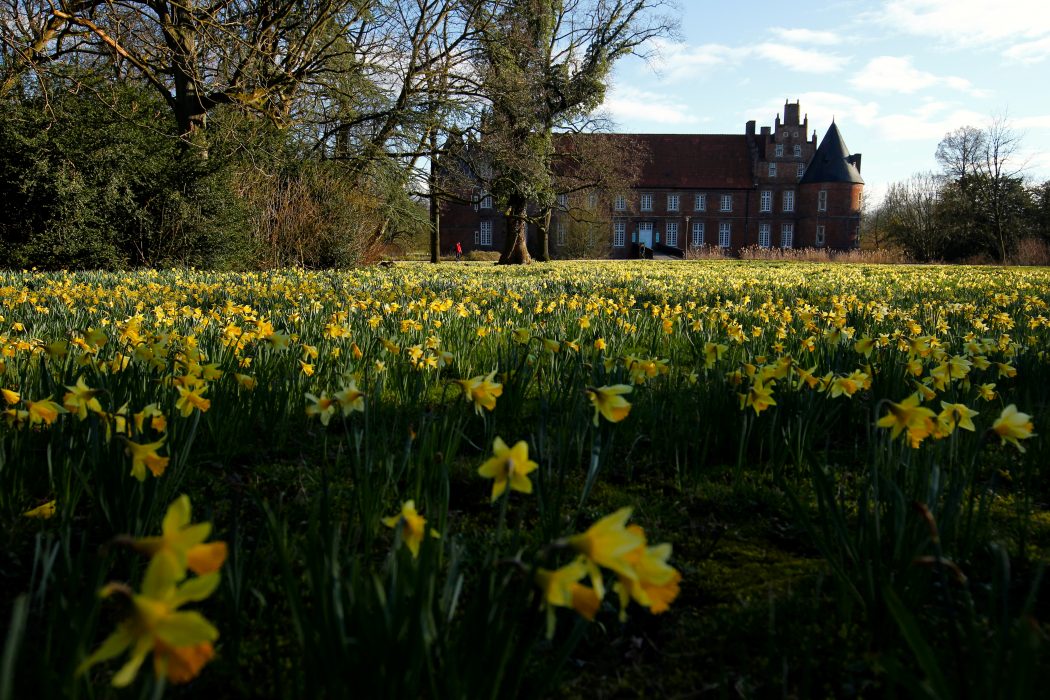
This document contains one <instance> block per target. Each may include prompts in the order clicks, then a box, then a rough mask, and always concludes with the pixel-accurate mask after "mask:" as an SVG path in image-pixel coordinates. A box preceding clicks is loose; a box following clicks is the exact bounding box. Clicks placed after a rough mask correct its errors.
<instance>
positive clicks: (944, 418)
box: [937, 401, 978, 433]
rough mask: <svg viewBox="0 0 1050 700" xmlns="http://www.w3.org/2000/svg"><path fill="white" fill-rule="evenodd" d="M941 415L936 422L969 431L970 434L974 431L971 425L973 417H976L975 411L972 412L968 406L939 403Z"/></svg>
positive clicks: (945, 402)
mask: <svg viewBox="0 0 1050 700" xmlns="http://www.w3.org/2000/svg"><path fill="white" fill-rule="evenodd" d="M941 409H942V410H941V413H940V415H939V416H937V419H938V421H940V422H941V423H944V424H946V425H949V426H951V427H952V428H956V427H959V428H962V429H963V430H969V431H970V432H971V433H972V432H974V430H976V428H975V427H974V424H973V417H974V416H976V415H977V413H978V412H977V411H975V410H973V409H972V408H970V407H969V406H967V405H966V404H963V403H948V402H947V401H941Z"/></svg>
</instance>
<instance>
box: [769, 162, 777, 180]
mask: <svg viewBox="0 0 1050 700" xmlns="http://www.w3.org/2000/svg"><path fill="white" fill-rule="evenodd" d="M769 176H770V177H776V176H777V164H776V163H770V164H769Z"/></svg>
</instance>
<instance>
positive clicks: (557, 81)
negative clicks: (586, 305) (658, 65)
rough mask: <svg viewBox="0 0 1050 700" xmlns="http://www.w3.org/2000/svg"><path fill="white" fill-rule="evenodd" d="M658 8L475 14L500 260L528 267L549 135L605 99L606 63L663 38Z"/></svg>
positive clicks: (547, 3)
mask: <svg viewBox="0 0 1050 700" xmlns="http://www.w3.org/2000/svg"><path fill="white" fill-rule="evenodd" d="M663 7H667V3H666V2H665V1H664V0H490V1H489V2H487V3H486V4H485V8H484V10H483V11H482V12H481V13H479V22H480V23H479V50H478V65H477V73H478V75H479V91H480V92H481V93H482V94H483V95H484V97H485V99H486V111H485V113H484V114H483V117H482V120H481V127H480V135H479V138H478V140H477V144H476V145H477V148H478V150H479V151H480V153H481V154H482V157H483V159H484V160H485V161H486V162H487V163H488V164H490V165H491V167H492V169H493V178H492V181H491V186H490V188H489V190H490V191H491V193H492V194H493V195H494V197H495V199H496V201H497V202H498V203H499V205H500V206H501V207H502V208H503V210H504V214H505V215H506V217H507V220H508V224H509V227H508V228H509V230H508V235H507V239H506V242H505V245H504V249H503V252H502V254H501V256H500V260H499V262H500V263H501V264H517V263H527V262H530V261H531V256H530V255H529V251H528V248H527V245H526V244H527V238H526V233H527V230H528V228H527V227H528V225H529V223H536V222H537V221H538V220H539V219H538V218H537V216H536V214H535V213H533V212H530V206H531V207H533V208H534V211H535V210H538V211H539V212H546V211H548V210H549V209H550V208H551V207H552V206H553V205H554V202H555V200H556V194H557V192H556V189H555V186H554V174H553V170H552V166H553V161H554V152H555V151H554V144H553V132H554V130H555V129H556V128H558V127H560V126H566V125H569V124H573V123H578V122H579V121H581V120H582V119H584V118H585V117H586V116H587V115H588V114H590V113H591V112H592V111H594V110H595V109H596V108H597V107H598V106H599V105H600V104H601V103H602V101H603V100H604V97H605V89H606V81H607V80H608V76H609V72H610V71H611V69H612V66H613V64H614V63H615V62H616V61H617V60H618V59H619V58H622V57H623V56H626V55H628V54H629V53H632V52H635V51H636V50H638V49H639V48H640V47H642V46H643V45H644V44H646V43H647V42H648V41H650V40H651V39H653V38H654V37H657V36H660V35H665V34H668V33H669V32H671V31H672V30H673V28H674V24H673V22H672V21H671V20H669V19H666V18H664V17H661V16H658V15H657V14H656V11H657V10H658V9H660V8H663Z"/></svg>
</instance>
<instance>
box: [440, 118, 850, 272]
mask: <svg viewBox="0 0 1050 700" xmlns="http://www.w3.org/2000/svg"><path fill="white" fill-rule="evenodd" d="M808 132H809V117H808V116H805V117H801V118H800V106H799V103H798V102H795V103H793V104H792V103H785V105H784V114H783V120H781V117H780V115H777V117H776V119H775V122H774V124H773V126H772V127H770V126H763V127H761V129H760V130H759V131H757V132H756V130H755V122H754V121H749V122H747V124H746V125H745V128H744V133H743V134H742V135H723V134H712V135H705V134H629V135H625V137H628V138H632V139H635V140H636V141H638V142H641V144H642V145H643V147H644V149H645V150H646V151H648V152H647V154H646V157H645V161H646V162H644V163H643V164H642V165H641V167H640V172H639V173H638V177H637V180H636V182H635V184H634V186H633V187H632V188H631V190H630V191H628V192H624V193H622V194H619V195H611V196H610V201H606V200H605V198H601V199H599V198H598V197H597V196H596V195H594V194H577V195H573V196H572V198H569V197H560V198H559V202H558V207H557V209H556V211H555V212H554V214H553V215H552V220H551V225H550V238H549V246H550V252H551V254H552V255H553V256H554V257H567V256H568V253H569V251H570V246H569V245H567V235H570V234H571V233H572V232H574V231H575V228H574V226H573V220H574V214H573V212H574V211H583V210H585V209H586V210H588V211H591V212H593V209H594V207H595V206H596V205H597V207H598V208H600V209H602V210H604V211H603V212H602V213H601V214H602V215H601V217H600V218H602V219H603V220H605V221H607V222H608V223H607V224H606V225H605V226H603V228H604V229H605V230H604V231H603V232H601V233H600V236H601V237H603V238H604V240H605V245H604V246H603V247H602V249H603V250H604V251H605V252H608V254H609V257H613V258H633V257H638V256H639V254H645V251H646V250H650V251H652V250H655V251H657V252H662V253H665V254H669V255H672V256H682V255H684V254H685V253H686V252H687V251H688V250H689V249H690V248H697V247H701V246H710V247H719V248H724V249H728V250H730V251H735V250H739V249H740V248H743V247H747V246H759V247H766V248H768V247H782V248H823V247H827V248H830V249H833V250H847V249H850V248H854V247H856V246H857V244H858V232H859V227H860V209H861V193H862V191H863V188H864V180H863V179H862V178H861V176H860V163H861V157H860V154H852V155H851V154H850V153H849V151H848V149H847V148H846V144H845V142H844V141H843V139H842V135H841V134H840V133H839V129H838V126H837V125H836V124H835V123H834V121H832V124H831V126H830V127H829V128H828V130H827V132H826V133H825V134H824V138H823V139H821V141H820V144H819V145H818V143H817V134H816V131H814V132H813V133H812V136H808ZM588 218H589V219H593V218H594V217H593V216H590V217H588ZM505 233H506V222H505V219H504V217H503V215H502V214H501V212H500V211H498V210H497V209H495V208H493V201H492V198H491V197H487V196H485V194H484V192H482V191H481V190H477V191H476V193H475V196H474V197H473V198H472V203H470V204H454V203H445V205H444V206H443V211H442V221H441V246H442V250H443V251H445V252H447V251H449V250H450V249H452V248H454V246H455V244H456V243H457V242H459V243H461V244H462V246H463V250H464V251H470V250H496V251H498V250H502V248H503V243H504V236H505ZM535 240H536V235H535V231H534V227H533V226H530V227H529V242H530V246H531V245H532V243H533V242H534V241H535Z"/></svg>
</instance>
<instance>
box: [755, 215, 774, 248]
mask: <svg viewBox="0 0 1050 700" xmlns="http://www.w3.org/2000/svg"><path fill="white" fill-rule="evenodd" d="M771 229H772V226H771V225H770V223H769V222H768V221H766V222H763V223H760V224H759V225H758V247H759V248H768V247H769V245H770V242H771V238H772V236H771V234H770V230H771Z"/></svg>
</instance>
